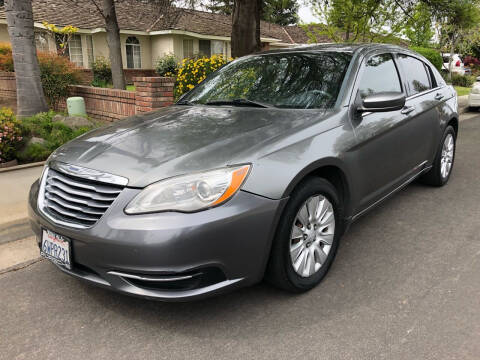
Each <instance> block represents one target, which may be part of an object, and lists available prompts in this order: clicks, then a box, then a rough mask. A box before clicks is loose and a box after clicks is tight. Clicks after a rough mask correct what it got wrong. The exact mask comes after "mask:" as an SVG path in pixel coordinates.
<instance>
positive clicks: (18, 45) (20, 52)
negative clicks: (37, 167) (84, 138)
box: [5, 0, 48, 117]
mask: <svg viewBox="0 0 480 360" xmlns="http://www.w3.org/2000/svg"><path fill="white" fill-rule="evenodd" d="M5 5H6V6H5V13H6V15H7V23H8V34H9V35H10V41H11V43H12V55H13V65H14V69H15V78H16V85H17V115H18V116H20V117H24V116H31V115H34V114H36V113H39V112H44V111H46V110H47V109H48V108H47V102H46V100H45V95H44V93H43V88H42V82H41V79H40V68H39V66H38V59H37V49H36V47H35V35H34V30H33V12H32V2H31V0H7V1H6V4H5Z"/></svg>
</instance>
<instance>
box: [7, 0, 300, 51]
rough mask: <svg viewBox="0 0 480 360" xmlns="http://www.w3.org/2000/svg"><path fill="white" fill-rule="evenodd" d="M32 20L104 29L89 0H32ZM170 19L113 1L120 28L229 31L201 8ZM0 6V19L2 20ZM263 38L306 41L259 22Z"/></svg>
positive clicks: (135, 1) (137, 2) (224, 19)
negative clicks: (164, 19)
mask: <svg viewBox="0 0 480 360" xmlns="http://www.w3.org/2000/svg"><path fill="white" fill-rule="evenodd" d="M32 7H33V17H34V20H35V22H42V21H47V22H49V23H51V24H55V25H57V26H65V25H73V26H76V27H78V28H81V29H95V28H104V27H105V24H104V21H103V18H102V17H101V15H100V14H99V13H98V12H97V10H96V8H95V6H94V5H93V4H92V3H91V2H90V1H84V0H83V1H82V0H32ZM174 12H175V15H174V16H172V17H171V18H172V19H173V21H163V19H162V17H161V16H159V14H158V10H157V9H155V8H154V7H153V6H152V5H151V4H150V3H149V2H144V1H141V0H127V1H121V2H119V3H117V4H116V13H117V19H118V25H119V27H120V29H121V30H136V31H159V30H184V31H190V32H194V33H197V34H203V35H213V36H226V37H229V36H230V35H231V31H232V19H231V17H230V16H227V15H222V14H215V13H210V12H204V11H197V10H188V9H175V11H174ZM5 18H6V16H5V11H4V8H3V7H0V19H5ZM260 33H261V36H262V37H267V38H275V39H278V40H280V41H281V42H283V43H288V44H294V43H297V44H301V43H306V42H307V40H308V37H307V35H306V34H305V32H304V31H303V29H302V28H300V27H298V26H285V27H283V26H280V25H277V24H272V23H268V22H265V21H262V22H261V24H260Z"/></svg>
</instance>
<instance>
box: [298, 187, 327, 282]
mask: <svg viewBox="0 0 480 360" xmlns="http://www.w3.org/2000/svg"><path fill="white" fill-rule="evenodd" d="M334 234H335V213H334V209H333V206H332V204H331V202H330V201H329V200H328V199H327V198H326V197H325V196H323V195H315V196H312V197H310V198H309V199H307V201H305V202H304V203H303V205H302V206H301V207H300V210H299V211H298V213H297V216H296V217H295V220H294V222H293V226H292V231H291V235H290V258H291V261H292V266H293V269H294V270H295V272H296V273H297V274H298V275H300V276H301V277H310V276H312V275H313V274H315V273H316V272H317V271H318V270H320V268H321V267H322V265H323V264H324V263H325V261H326V260H327V256H328V254H329V252H330V249H331V248H332V243H333V239H334Z"/></svg>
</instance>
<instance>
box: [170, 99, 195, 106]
mask: <svg viewBox="0 0 480 360" xmlns="http://www.w3.org/2000/svg"><path fill="white" fill-rule="evenodd" d="M175 105H188V106H194V105H196V103H194V102H191V101H188V100H180V101H177V102H176V103H175Z"/></svg>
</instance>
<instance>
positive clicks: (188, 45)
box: [183, 39, 193, 59]
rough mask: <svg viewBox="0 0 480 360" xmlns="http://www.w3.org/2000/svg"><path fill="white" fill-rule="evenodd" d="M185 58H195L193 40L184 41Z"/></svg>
mask: <svg viewBox="0 0 480 360" xmlns="http://www.w3.org/2000/svg"><path fill="white" fill-rule="evenodd" d="M183 58H184V59H191V58H193V40H192V39H184V40H183Z"/></svg>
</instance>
